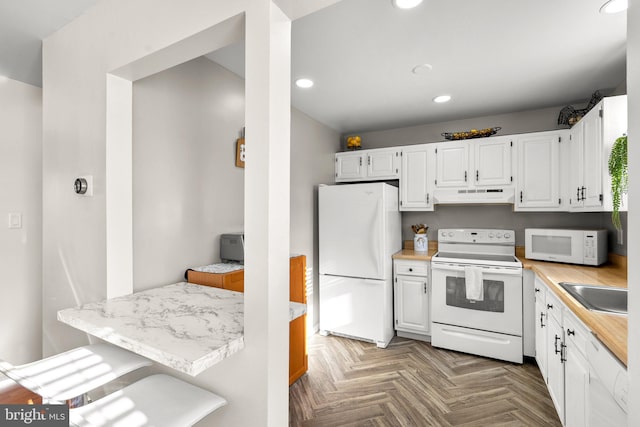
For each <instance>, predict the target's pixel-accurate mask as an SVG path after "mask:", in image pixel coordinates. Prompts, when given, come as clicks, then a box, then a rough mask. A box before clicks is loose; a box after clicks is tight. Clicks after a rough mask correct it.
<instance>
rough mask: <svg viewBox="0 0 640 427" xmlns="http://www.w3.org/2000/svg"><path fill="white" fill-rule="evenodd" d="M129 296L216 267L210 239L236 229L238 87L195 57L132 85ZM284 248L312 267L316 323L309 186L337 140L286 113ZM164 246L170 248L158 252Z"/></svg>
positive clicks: (329, 164)
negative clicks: (287, 200)
mask: <svg viewBox="0 0 640 427" xmlns="http://www.w3.org/2000/svg"><path fill="white" fill-rule="evenodd" d="M133 113H134V143H133V145H134V147H133V158H134V159H133V162H134V167H133V169H134V172H133V175H134V180H133V181H134V187H133V188H134V229H133V234H134V289H135V290H136V291H137V290H141V289H146V288H149V287H154V286H157V285H158V284H159V283H173V282H176V281H180V280H182V278H183V273H184V270H185V268H187V267H194V266H198V265H205V264H209V263H211V262H214V261H218V260H219V253H218V252H219V246H218V243H219V235H220V234H222V233H225V232H230V231H237V230H242V228H243V223H244V217H243V195H244V169H241V168H237V167H235V161H234V160H235V140H236V138H237V136H238V130H239V129H241V128H242V126H243V124H244V80H242V79H241V78H239V77H238V76H236V75H235V74H233V73H231V72H229V71H227V70H226V69H224V68H222V67H221V66H219V65H218V64H216V63H214V62H211V61H209V60H208V59H206V58H199V59H197V60H193V61H190V62H187V63H185V64H182V65H179V66H177V67H174V68H171V69H169V70H167V71H164V72H161V73H158V74H156V75H153V76H151V77H147V78H145V79H142V80H138V81H137V82H135V83H134V110H133ZM291 140H292V144H291V206H290V217H291V220H290V232H291V236H290V250H291V253H292V254H302V255H306V257H307V266H308V267H311V268H312V270H313V283H314V292H313V297H312V298H310V299H309V301H308V302H309V314H310V316H309V317H308V319H309V322H310V325H309V326H312V325H317V324H318V313H317V310H313V305H314V304H313V302H314V300H315V301H317V300H318V286H317V284H318V254H317V252H316V247H317V242H318V226H317V224H318V221H317V186H318V185H319V184H330V183H333V180H334V166H333V161H334V154H335V152H336V151H338V149H339V141H340V138H339V134H338V133H337V132H336V131H334V130H332V129H330V128H329V127H327V126H325V125H323V124H321V123H319V122H317V121H316V120H314V119H312V118H310V117H309V116H307V115H305V114H304V113H302V112H300V111H298V110H296V109H292V110H291ZM167 242H170V245H167Z"/></svg>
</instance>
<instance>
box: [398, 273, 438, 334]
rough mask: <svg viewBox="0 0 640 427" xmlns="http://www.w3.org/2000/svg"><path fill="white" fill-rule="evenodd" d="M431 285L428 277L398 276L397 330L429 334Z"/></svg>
mask: <svg viewBox="0 0 640 427" xmlns="http://www.w3.org/2000/svg"><path fill="white" fill-rule="evenodd" d="M428 287H429V284H428V282H427V278H426V277H412V276H396V280H395V292H394V299H395V317H396V321H395V324H396V329H400V330H405V331H409V332H419V333H423V334H428V333H429V329H430V328H429V298H428V295H429V289H428Z"/></svg>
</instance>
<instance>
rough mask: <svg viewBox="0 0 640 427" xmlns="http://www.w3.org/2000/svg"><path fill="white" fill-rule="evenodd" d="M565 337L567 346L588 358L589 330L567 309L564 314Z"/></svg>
mask: <svg viewBox="0 0 640 427" xmlns="http://www.w3.org/2000/svg"><path fill="white" fill-rule="evenodd" d="M563 317H564V319H563V320H564V334H565V335H564V336H565V340H566V341H567V346H569V347H571V348H575V349H576V350H578V351H579V352H580V353H582V355H583V356H584V357H587V343H588V342H589V335H590V333H589V330H588V329H587V328H586V327H585V326H584V324H583V323H582V322H581V321H580V320H579V319H578V318H576V316H575V315H574V314H573V313H572V312H571V311H570V310H569V309H566V310H565V312H564V314H563Z"/></svg>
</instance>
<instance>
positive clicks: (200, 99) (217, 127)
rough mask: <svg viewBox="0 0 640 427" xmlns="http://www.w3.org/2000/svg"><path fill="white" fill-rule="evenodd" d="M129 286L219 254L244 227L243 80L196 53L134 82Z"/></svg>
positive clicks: (165, 277)
mask: <svg viewBox="0 0 640 427" xmlns="http://www.w3.org/2000/svg"><path fill="white" fill-rule="evenodd" d="M133 100H134V102H133V118H134V121H133V251H134V252H133V271H134V290H135V291H138V290H142V289H148V288H152V287H157V286H158V285H159V284H163V283H175V282H179V281H181V280H184V271H185V269H186V268H188V267H196V266H200V265H207V264H211V263H213V262H217V261H219V236H220V234H222V233H228V232H233V231H242V230H243V227H244V212H243V208H244V169H242V168H238V167H236V166H235V153H236V139H237V138H238V136H239V133H240V130H241V129H242V127H243V126H244V81H243V80H241V79H239V78H238V77H237V76H236V75H234V74H232V73H230V72H229V71H227V70H225V69H224V68H222V67H221V66H219V65H218V64H216V63H214V62H212V61H210V60H208V59H206V58H204V57H200V58H198V59H196V60H193V61H190V62H187V63H184V64H181V65H179V66H176V67H174V68H171V69H169V70H167V71H163V72H161V73H158V74H155V75H153V76H150V77H147V78H145V79H141V80H138V81H136V82H135V83H134V86H133Z"/></svg>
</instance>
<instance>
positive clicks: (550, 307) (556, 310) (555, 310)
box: [546, 290, 564, 325]
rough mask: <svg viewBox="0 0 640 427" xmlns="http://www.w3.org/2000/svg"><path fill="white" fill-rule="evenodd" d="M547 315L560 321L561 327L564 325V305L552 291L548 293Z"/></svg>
mask: <svg viewBox="0 0 640 427" xmlns="http://www.w3.org/2000/svg"><path fill="white" fill-rule="evenodd" d="M546 300H547V314H548V315H549V316H553V317H554V319H556V320H557V321H558V323H559V324H560V325H562V307H564V304H563V303H562V302H561V301H560V298H558V297H557V296H556V294H555V293H553V291H552V290H548V291H547V296H546Z"/></svg>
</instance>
